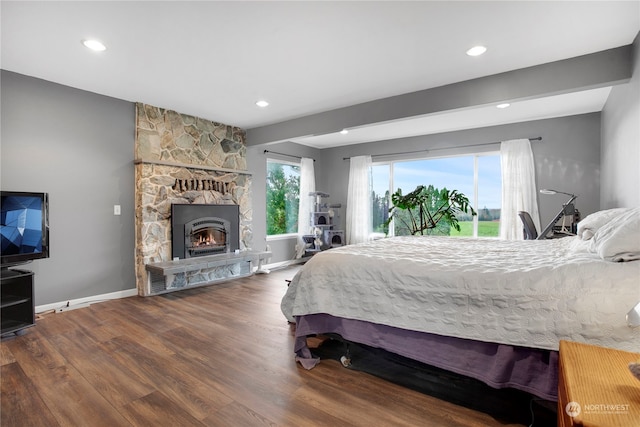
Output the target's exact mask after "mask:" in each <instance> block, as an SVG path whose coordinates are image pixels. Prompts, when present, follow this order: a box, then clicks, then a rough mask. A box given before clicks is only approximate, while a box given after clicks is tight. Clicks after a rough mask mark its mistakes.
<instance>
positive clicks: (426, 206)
mask: <svg viewBox="0 0 640 427" xmlns="http://www.w3.org/2000/svg"><path fill="white" fill-rule="evenodd" d="M391 201H392V203H393V206H392V207H391V208H389V213H390V215H389V218H388V219H387V221H386V222H385V226H387V225H389V223H390V222H391V220H392V219H394V218H395V220H396V221H400V222H401V223H402V224H404V226H405V227H406V228H407V230H409V233H410V234H412V235H415V234H425V230H426V231H427V234H438V230H437V229H438V228H440V229H441V230H440V234H447V235H448V234H449V233H448V231H449V227H453V228H455V229H456V230H458V231H460V224H458V218H457V217H456V214H458V213H460V212H465V213H470V214H471V215H473V216H475V215H476V211H475V210H474V209H473V208H472V207H471V206H470V205H469V199H468V198H467V197H466V196H465V195H464V194H462V193H460V192H458V191H457V190H452V191H449V190H447V189H446V188H443V189H442V190H438V189H437V188H435V187H434V186H433V185H429V186H428V187H425V186H424V185H418V186H417V187H416V189H415V190H413V191H412V192H411V193H408V194H407V195H406V196H404V195H402V190H401V189H400V188H398V191H396V192H395V193H393V194H392V195H391ZM416 210H417V212H416ZM442 224H444V225H445V226H446V227H442V226H441V225H442Z"/></svg>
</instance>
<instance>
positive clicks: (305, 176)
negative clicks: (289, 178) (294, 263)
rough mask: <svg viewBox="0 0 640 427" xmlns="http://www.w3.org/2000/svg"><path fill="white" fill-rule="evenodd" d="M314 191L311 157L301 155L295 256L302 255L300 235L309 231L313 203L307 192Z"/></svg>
mask: <svg viewBox="0 0 640 427" xmlns="http://www.w3.org/2000/svg"><path fill="white" fill-rule="evenodd" d="M314 191H316V175H315V171H314V168H313V159H308V158H306V157H303V158H302V159H301V160H300V194H299V195H298V200H299V202H298V244H297V245H296V258H301V257H302V255H304V250H305V246H306V244H305V242H304V241H303V240H302V236H303V235H305V234H310V233H311V231H312V230H311V228H312V227H311V210H312V209H313V203H312V201H311V197H310V196H309V193H312V192H314Z"/></svg>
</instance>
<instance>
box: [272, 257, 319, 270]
mask: <svg viewBox="0 0 640 427" xmlns="http://www.w3.org/2000/svg"><path fill="white" fill-rule="evenodd" d="M309 259H310V257H304V258H297V259H290V260H287V261H281V262H274V263H273V264H265V265H263V266H262V268H264V269H267V270H277V269H279V268H285V267H289V266H291V265H296V264H304V263H305V262H307V261H309Z"/></svg>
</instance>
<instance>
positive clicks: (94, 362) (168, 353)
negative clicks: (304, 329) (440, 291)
mask: <svg viewBox="0 0 640 427" xmlns="http://www.w3.org/2000/svg"><path fill="white" fill-rule="evenodd" d="M295 271H296V267H292V268H287V269H283V270H277V271H273V272H272V273H271V274H268V275H256V276H253V277H249V278H244V279H239V280H234V281H230V282H227V283H223V284H218V285H213V286H207V287H201V288H196V289H189V290H185V291H180V292H175V293H171V294H166V295H163V296H155V297H147V298H142V297H131V298H123V299H119V300H111V301H106V302H101V303H95V304H92V305H91V306H90V307H87V308H82V309H77V310H72V311H68V312H63V313H58V314H54V313H51V314H45V315H43V316H39V319H38V320H37V323H36V326H35V327H33V328H30V329H29V330H28V331H27V332H26V333H25V334H24V335H22V336H17V337H10V338H6V339H3V340H2V342H1V343H0V363H1V372H0V375H1V377H0V378H1V391H2V398H1V406H0V412H1V418H0V422H1V424H2V426H91V427H95V426H109V427H113V426H225V427H227V426H367V427H370V426H483V427H486V426H505V425H520V424H504V423H502V422H501V421H498V420H496V419H494V418H492V417H491V416H489V415H487V414H485V413H482V412H478V411H473V410H471V409H468V408H466V407H462V406H456V405H454V404H452V403H449V402H447V401H443V400H438V399H436V398H434V397H431V396H428V395H425V394H421V393H418V392H416V391H412V390H410V389H409V388H405V387H402V386H399V385H395V384H393V383H391V382H388V381H385V380H382V379H379V378H376V377H374V376H371V375H369V374H366V373H363V372H358V371H353V370H349V369H345V368H343V367H342V366H341V365H340V363H339V362H337V361H334V360H323V361H322V363H320V365H318V366H317V367H316V368H314V369H312V370H310V371H307V370H305V369H303V368H302V367H301V366H299V365H298V364H296V362H295V361H294V358H293V333H294V331H293V327H292V326H290V325H289V324H288V323H287V322H286V320H285V318H284V316H283V315H282V314H281V312H280V299H281V298H282V295H283V294H284V292H285V291H286V286H287V285H286V282H285V280H286V279H291V278H292V277H293V275H294V273H295Z"/></svg>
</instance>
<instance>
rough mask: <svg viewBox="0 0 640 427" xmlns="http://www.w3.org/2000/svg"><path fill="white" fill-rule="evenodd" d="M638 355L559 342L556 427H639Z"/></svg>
mask: <svg viewBox="0 0 640 427" xmlns="http://www.w3.org/2000/svg"><path fill="white" fill-rule="evenodd" d="M639 359H640V353H629V352H626V351H620V350H613V349H610V348H604V347H598V346H594V345H588V344H581V343H576V342H571V341H560V357H559V362H558V369H559V372H558V426H559V427H567V426H585V427H586V426H589V427H618V426H619V427H631V426H640V381H638V380H637V379H636V378H635V377H634V376H633V375H632V374H631V372H630V371H629V367H628V366H629V363H631V362H635V361H637V360H639Z"/></svg>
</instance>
